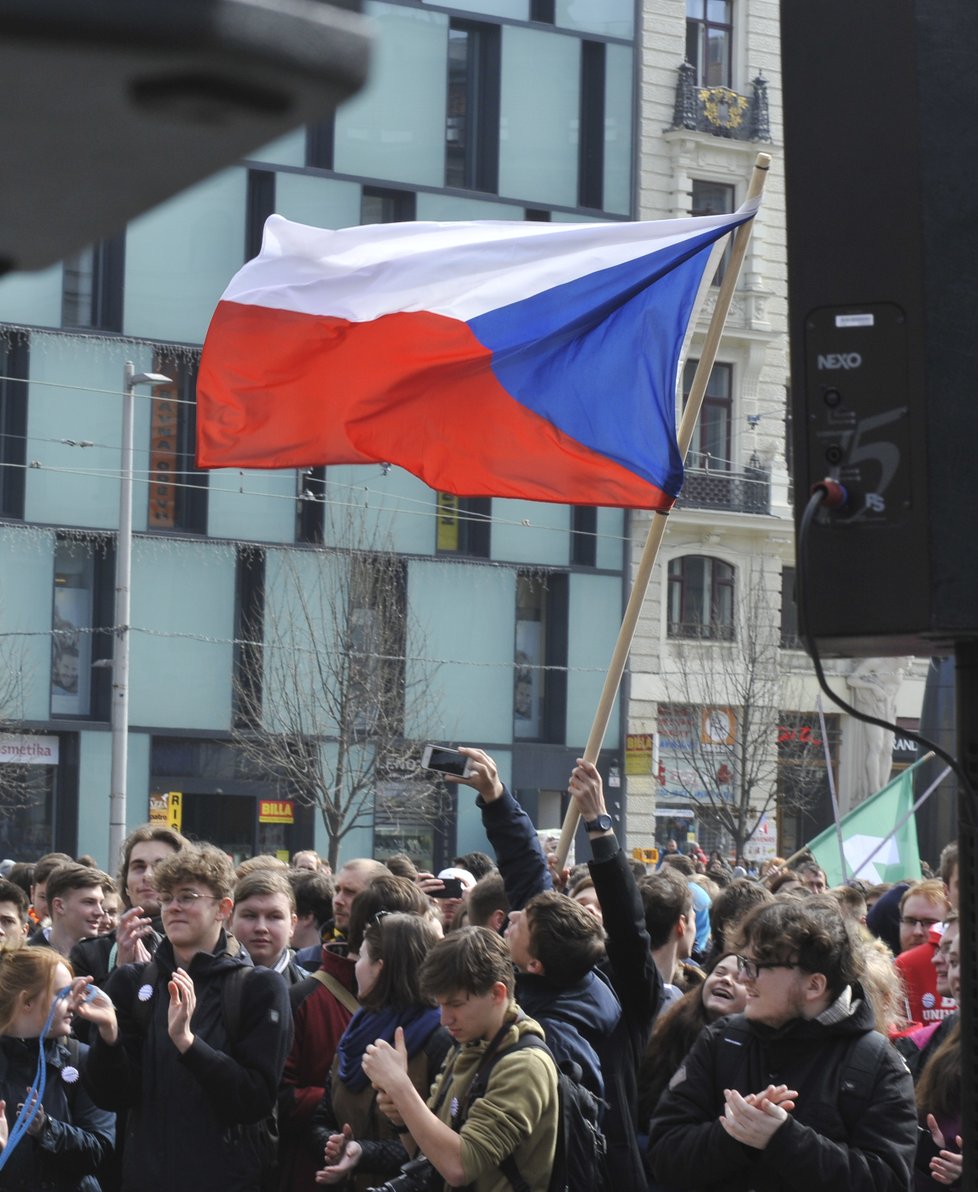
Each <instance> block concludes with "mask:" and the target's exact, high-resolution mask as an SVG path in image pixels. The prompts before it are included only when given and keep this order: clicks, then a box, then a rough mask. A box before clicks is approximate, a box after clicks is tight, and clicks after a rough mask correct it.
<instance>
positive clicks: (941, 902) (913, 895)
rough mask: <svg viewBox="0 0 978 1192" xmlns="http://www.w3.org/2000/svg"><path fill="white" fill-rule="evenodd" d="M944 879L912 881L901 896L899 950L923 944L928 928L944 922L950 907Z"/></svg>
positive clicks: (928, 931)
mask: <svg viewBox="0 0 978 1192" xmlns="http://www.w3.org/2000/svg"><path fill="white" fill-rule="evenodd" d="M950 905H951V904H950V903H949V902H948V900H947V893H946V892H945V888H944V883H943V882H942V881H939V880H937V879H936V878H933V879H931V880H929V881H923V882H914V883H913V884H912V885H910V886H908V887H907V889H906V891H905V893H904V895H903V897H902V898H901V899H900V952H901V954H902V953H903V952H907V951H909V950H910V949H911V948H917V947H919V946H920V945H921V944H926V943H927V940H928V937H929V935H930V929H931V928H932V927H936V926H937V925H938V924H940V923H943V922H944V920H945V919H946V918H947V912H948V911H949V910H950Z"/></svg>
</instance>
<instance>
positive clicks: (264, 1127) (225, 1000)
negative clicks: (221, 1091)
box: [132, 960, 279, 1192]
mask: <svg viewBox="0 0 978 1192" xmlns="http://www.w3.org/2000/svg"><path fill="white" fill-rule="evenodd" d="M254 971H255V970H254V967H253V966H252V965H250V964H240V965H236V966H235V967H234V968H233V969H232V970H231V971H230V972H229V973H228V975H227V976H226V977H225V978H224V981H223V982H222V984H221V1014H222V1015H223V1018H224V1026H225V1029H226V1030H227V1033H228V1039H229V1040H230V1041H232V1042H233V1041H234V1040H235V1039H237V1037H238V1034H239V1032H240V1030H241V1005H242V1002H243V1000H244V983H245V981H247V980H248V977H249V975H250V974H251V973H253V972H254ZM159 976H160V969H159V965H158V964H157V963H156V961H155V960H150V961H149V962H148V963H147V964H146V966H145V967H144V968H143V971H142V978H141V980H140V985H152V986H154V987H155V986H156V983H157V981H158V980H159ZM151 1013H152V1000H147V1001H140V1000H139V999H138V998H137V999H136V1002H135V1003H134V1005H133V1012H132V1016H133V1020H134V1021H135V1022H136V1023H137V1024H138V1026H139V1028H140V1030H141V1031H142V1032H143V1033H144V1034H145V1032H146V1028H147V1027H148V1025H149V1021H150V1015H151ZM225 1135H226V1136H227V1138H228V1140H233V1141H234V1143H235V1145H236V1146H237V1147H238V1148H239V1149H244V1150H248V1151H252V1152H253V1153H254V1158H255V1163H256V1165H257V1166H258V1167H259V1168H260V1169H261V1187H262V1192H275V1190H276V1189H277V1188H278V1183H279V1180H278V1143H279V1130H278V1109H277V1107H276V1106H272V1111H271V1113H269V1114H268V1116H267V1117H264V1118H262V1120H261V1121H260V1122H249V1123H241V1124H238V1125H235V1126H229V1127H228V1129H227V1130H226V1131H225Z"/></svg>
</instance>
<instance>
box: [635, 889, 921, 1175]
mask: <svg viewBox="0 0 978 1192" xmlns="http://www.w3.org/2000/svg"><path fill="white" fill-rule="evenodd" d="M852 931H853V928H852V927H851V926H850V925H849V924H847V922H846V921H845V920H844V919H843V916H842V914H841V912H840V911H839V910H838V908H837V907H835V906H834V905H829V904H828V903H823V902H822V900H821V899H819V900H817V901H816V900H812V904H807V903H805V902H796V901H794V900H790V901H789V900H783V901H782V900H779V901H776V902H774V903H771V904H768V905H762V906H759V907H758V908H757V909H756V910H754V911H753V912H751V913H750V914H749V915H748V917H747V918H746V919H745V920H744V922H743V924H742V925H741V927H740V931H739V936H740V938H739V940H738V941H737V942H736V947H737V950H738V952H739V954H740V955H739V956H738V964H739V968H740V972H741V979H742V980H743V981H744V983H745V985H746V987H747V1006H746V1008H745V1011H744V1013H743V1014H742V1015H733V1016H731V1017H729V1018H723V1019H720V1021H719V1022H717V1023H715V1024H714V1025H713V1026H710V1027H707V1028H706V1029H705V1030H704V1031H703V1033H702V1034H701V1035H700V1037H699V1039H698V1040H697V1042H696V1044H695V1045H694V1047H693V1049H692V1051H691V1052H690V1053H689V1055H688V1056H687V1057H686V1060H685V1061H684V1063H683V1065H682V1066H681V1067H680V1069H679V1071H678V1072H677V1073H676V1075H675V1076H674V1077H673V1079H672V1081H671V1082H670V1085H669V1088H668V1089H667V1090H666V1092H665V1093H664V1094H663V1096H662V1099H661V1100H660V1101H659V1104H658V1106H657V1108H656V1111H655V1114H654V1116H653V1118H652V1122H651V1125H650V1132H649V1157H650V1160H651V1165H652V1170H653V1174H654V1177H655V1179H657V1180H658V1181H660V1182H661V1183H663V1184H666V1185H670V1186H676V1187H682V1188H692V1187H695V1188H697V1189H702V1190H704V1192H705V1190H707V1189H712V1188H716V1189H720V1188H722V1189H723V1190H724V1192H747V1190H748V1189H749V1190H751V1192H778V1190H781V1189H784V1190H786V1192H787V1190H788V1189H791V1192H823V1189H825V1188H837V1189H845V1190H846V1192H889V1190H891V1189H892V1190H893V1192H897V1190H898V1189H900V1190H905V1189H907V1188H909V1187H910V1186H911V1181H912V1171H913V1160H914V1153H915V1150H916V1143H917V1137H916V1135H917V1119H916V1110H915V1108H914V1098H913V1086H912V1083H911V1080H910V1075H909V1073H908V1072H907V1068H906V1064H904V1062H903V1060H902V1058H901V1057H900V1056H899V1055H898V1054H897V1052H896V1051H895V1050H894V1049H893V1048H892V1047H891V1046H890V1044H888V1043H887V1042H886V1040H885V1039H884V1038H883V1037H882V1036H881V1035H878V1034H877V1033H876V1032H875V1031H874V1027H873V1024H874V1015H873V1010H872V1007H871V1006H870V1005H869V1003H868V1001H867V1000H866V998H865V995H864V994H863V991H862V989H861V987H860V985H859V983H858V979H859V976H860V969H861V962H860V959H859V956H860V949H859V945H858V943H857V942H856V941H855V939H854V936H853V934H852Z"/></svg>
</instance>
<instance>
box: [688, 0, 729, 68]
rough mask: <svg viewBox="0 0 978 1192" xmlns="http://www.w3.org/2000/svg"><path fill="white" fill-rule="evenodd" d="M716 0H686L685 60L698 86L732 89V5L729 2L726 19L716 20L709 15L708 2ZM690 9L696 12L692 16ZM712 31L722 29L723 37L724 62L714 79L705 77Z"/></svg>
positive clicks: (708, 64)
mask: <svg viewBox="0 0 978 1192" xmlns="http://www.w3.org/2000/svg"><path fill="white" fill-rule="evenodd" d="M714 3H716V0H686V61H687V62H689V64H690V65H691V66H692V67H693V69H694V70H695V71H696V85H697V86H698V87H727V88H729V89H732V88H733V41H734V4H733V0H727V3H728V5H729V8H728V12H729V20H727V21H716V20H711V18H710V5H711V4H714ZM692 10H698V11H696V14H695V15H693V12H692ZM713 31H717V32H721V33H722V34H723V35H724V37H725V40H726V55H725V59H726V61H725V62H724V63H723V64H722V65H721V66H720V67H719V74H718V76H717V77H716V78H708V77H707V75H708V74H709V73H710V67H711V65H712V64H711V63H710V62H709V53H708V49H709V44H710V39H711V34H712V33H713Z"/></svg>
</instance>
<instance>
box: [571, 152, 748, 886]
mask: <svg viewBox="0 0 978 1192" xmlns="http://www.w3.org/2000/svg"><path fill="white" fill-rule="evenodd" d="M770 165H771V156H770V154H768V153H758V155H757V157H756V158H755V161H754V169H753V172H752V173H751V179H750V185H749V186H748V188H747V196H746V201H749V200H750V199H755V198H758V197H759V196H760V195H761V194H762V193H763V191H764V183H765V181H766V180H767V171H768V169H769V167H770ZM753 226H754V220H753V219H749V220H748V221H747V222H746V223H744V224H741V226H740V227H739V228H738V229H737V230H736V232H734V234H733V246H732V248H731V251H730V262H729V265H728V267H727V270H726V272H725V273H724V275H723V282H722V283H721V285H720V290H719V293H718V294H717V300H716V306H715V307H714V308H713V317H712V318H711V319H710V325H709V327H708V328H707V331H706V339H705V341H704V344H703V350H702V352H701V353H700V359H699V364H698V365H697V366H696V374H695V376H694V377H693V384H692V387H691V388H690V391H689V397H688V398H687V400H686V408H685V410H684V411H683V416H682V420H681V422H680V424H679V432H678V435H677V442H678V444H679V454H680V455H681V456H682V458H683V459H685V458H686V453H687V451H688V450H689V445H690V443H691V442H692V439H693V430H694V428H695V427H696V423H697V421H698V420H699V416H700V408H701V407H702V405H703V397H704V395H705V393H706V385H707V382H708V381H709V379H710V373H711V372H712V371H713V363H714V361H715V360H716V355H717V350H718V349H719V347H720V336H721V335H722V333H723V326H724V323H726V321H727V313H728V311H729V310H730V303H731V302H732V301H733V296H734V290H735V288H736V285H737V282H738V280H739V278H740V270H741V267H742V266H743V263H744V256H745V254H746V252H747V245H748V242H749V241H750V234H751V229H752V228H753ZM667 517H668V514H667V513H658V512H656V513H653V515H652V524H651V525H650V526H649V533H648V537H647V538H646V540H645V547H644V549H643V551H642V557H641V559H640V560H639V564H638V570H637V572H636V574H635V581H634V583H633V584H632V591H631V595H630V596H629V598H628V604H627V606H626V608H625V615H624V618H623V619H622V623H621V629H620V630H619V631H618V640H617V641H616V642H615V648H614V650H613V651H612V655H611V662H610V663H609V665H608V673H607V675H606V676H605V681H604V687H603V688H602V689H601V698H600V699H599V700H598V707H597V711H596V712H595V714H594V720H593V722H592V724H591V732H590V735H589V736H588V739H587V745H586V746H585V748H584V759H585V761H589V762H591V763H594V762H596V761H597V759H598V754H599V753H600V751H601V745H602V742H603V741H604V738H605V733H606V732H607V731H608V722H609V720H610V719H611V709H612V707H613V705H614V702H615V695H616V694H617V692H618V688H619V686H620V685H621V677H622V675H623V674H624V673H625V662H626V660H627V658H628V652H629V650H630V649H631V646H632V639H633V638H634V636H635V627H636V626H637V624H638V617H639V613H640V612H641V610H642V605H643V604H644V603H645V596H646V593H647V592H648V587H649V582H650V580H651V578H652V568H653V567H654V566H655V560H656V556H657V555H658V553H659V546H660V545H661V543H662V539H663V537H664V536H665V532H666V518H667ZM579 819H580V816H579V815H578V812H577V807H576V806H575V804H574V802H573V800H572V801H571V804H570V806H569V807H568V809H567V815H566V816H565V817H564V825H563V827H562V828H561V831H560V841H559V843H558V845H557V865H558V868H560V869H562V868H563V867H564V865H565V864H566V861H567V854H568V853H569V852H570V846H571V842H572V841H573V839H574V833H575V832H576V831H577V824H578V820H579Z"/></svg>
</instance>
